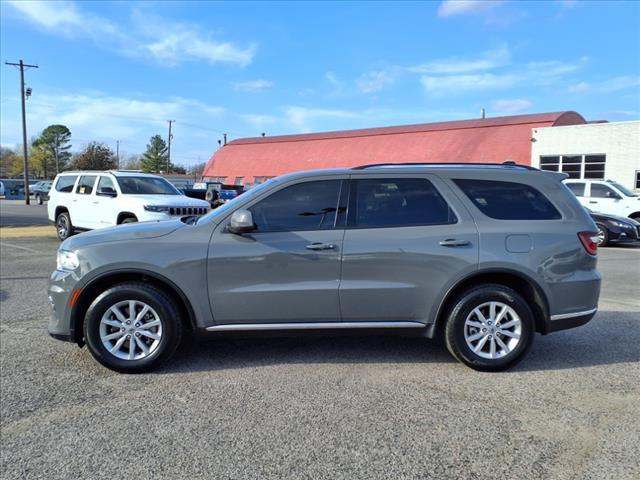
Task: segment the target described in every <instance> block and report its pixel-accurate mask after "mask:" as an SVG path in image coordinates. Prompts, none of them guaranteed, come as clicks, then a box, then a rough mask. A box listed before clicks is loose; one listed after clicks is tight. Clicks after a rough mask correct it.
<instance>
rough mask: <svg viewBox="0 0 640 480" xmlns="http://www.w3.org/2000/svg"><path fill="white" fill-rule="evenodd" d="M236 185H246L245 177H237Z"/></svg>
mask: <svg viewBox="0 0 640 480" xmlns="http://www.w3.org/2000/svg"><path fill="white" fill-rule="evenodd" d="M235 185H244V177H236V181H235Z"/></svg>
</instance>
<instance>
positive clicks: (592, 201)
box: [589, 200, 598, 203]
mask: <svg viewBox="0 0 640 480" xmlns="http://www.w3.org/2000/svg"><path fill="white" fill-rule="evenodd" d="M589 203H598V202H596V201H595V200H589Z"/></svg>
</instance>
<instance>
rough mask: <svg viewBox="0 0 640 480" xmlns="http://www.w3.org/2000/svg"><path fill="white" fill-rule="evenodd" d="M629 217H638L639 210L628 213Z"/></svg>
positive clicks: (639, 214) (639, 215)
mask: <svg viewBox="0 0 640 480" xmlns="http://www.w3.org/2000/svg"><path fill="white" fill-rule="evenodd" d="M629 218H631V219H636V218H640V210H638V211H637V212H633V213H630V214H629Z"/></svg>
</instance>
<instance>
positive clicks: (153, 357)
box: [84, 282, 183, 373]
mask: <svg viewBox="0 0 640 480" xmlns="http://www.w3.org/2000/svg"><path fill="white" fill-rule="evenodd" d="M130 300H135V301H137V302H141V303H143V304H147V305H148V306H150V307H151V308H152V309H153V310H154V311H155V313H157V316H158V319H159V320H160V321H161V328H162V333H161V335H160V340H159V342H158V344H157V345H156V346H155V348H153V347H152V348H153V349H152V350H151V351H150V353H149V354H147V355H146V356H144V357H143V358H138V359H133V360H127V359H122V358H118V357H117V356H116V355H114V354H112V353H110V352H109V350H108V349H107V348H106V347H105V345H104V343H103V341H102V339H101V338H100V324H101V321H102V318H103V316H104V315H105V313H106V312H107V311H108V310H109V309H110V308H111V307H112V306H114V305H116V304H117V303H118V302H127V303H128V301H130ZM125 312H126V311H125ZM125 312H122V313H125ZM127 313H128V312H127ZM132 327H133V325H130V326H128V327H127V328H132ZM117 330H118V329H117V328H115V331H116V332H117ZM182 330H183V326H182V321H181V318H180V314H179V309H178V307H177V306H176V304H175V303H174V301H173V300H172V299H171V297H170V296H168V295H167V294H166V292H164V291H162V290H160V289H158V288H156V287H154V286H152V285H148V284H145V283H137V282H136V283H134V282H131V283H121V284H118V285H115V286H113V287H111V288H109V289H108V290H106V291H104V292H103V293H101V294H100V295H99V296H98V297H97V298H96V299H95V300H94V301H93V303H92V304H91V306H90V307H89V310H88V311H87V314H86V316H85V323H84V337H85V340H86V342H87V347H88V348H89V352H91V355H92V356H93V358H95V359H96V360H97V361H98V362H100V363H101V364H102V365H104V366H105V367H107V368H109V369H111V370H115V371H117V372H122V373H141V372H146V371H149V370H152V369H154V368H156V367H158V366H159V365H160V364H162V363H163V362H165V361H167V360H168V359H169V358H171V356H172V355H173V354H174V353H175V351H176V348H178V345H179V344H180V341H181V339H182ZM156 333H157V332H156ZM123 335H125V336H126V335H128V337H127V338H131V339H132V340H135V338H134V336H133V333H131V334H128V333H125V334H123ZM138 337H139V338H140V339H143V340H144V339H145V337H140V336H139V335H138ZM129 341H130V340H128V339H127V340H125V341H124V343H123V344H122V345H123V346H124V348H128V347H126V345H128V344H129V343H128V342H129ZM134 348H135V347H134Z"/></svg>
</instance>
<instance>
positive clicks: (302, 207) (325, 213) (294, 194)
mask: <svg viewBox="0 0 640 480" xmlns="http://www.w3.org/2000/svg"><path fill="white" fill-rule="evenodd" d="M341 184H342V180H318V181H313V182H304V183H298V184H296V185H291V186H290V187H286V188H283V189H282V190H279V191H277V192H275V193H274V194H272V195H270V196H269V197H267V198H265V199H264V200H262V201H260V202H258V203H256V204H255V205H253V206H252V207H250V208H249V210H250V211H251V213H252V215H253V221H254V223H255V224H256V226H257V230H256V231H257V232H291V231H302V230H328V229H331V228H333V226H334V223H335V219H336V211H337V210H338V197H339V196H340V186H341Z"/></svg>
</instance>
